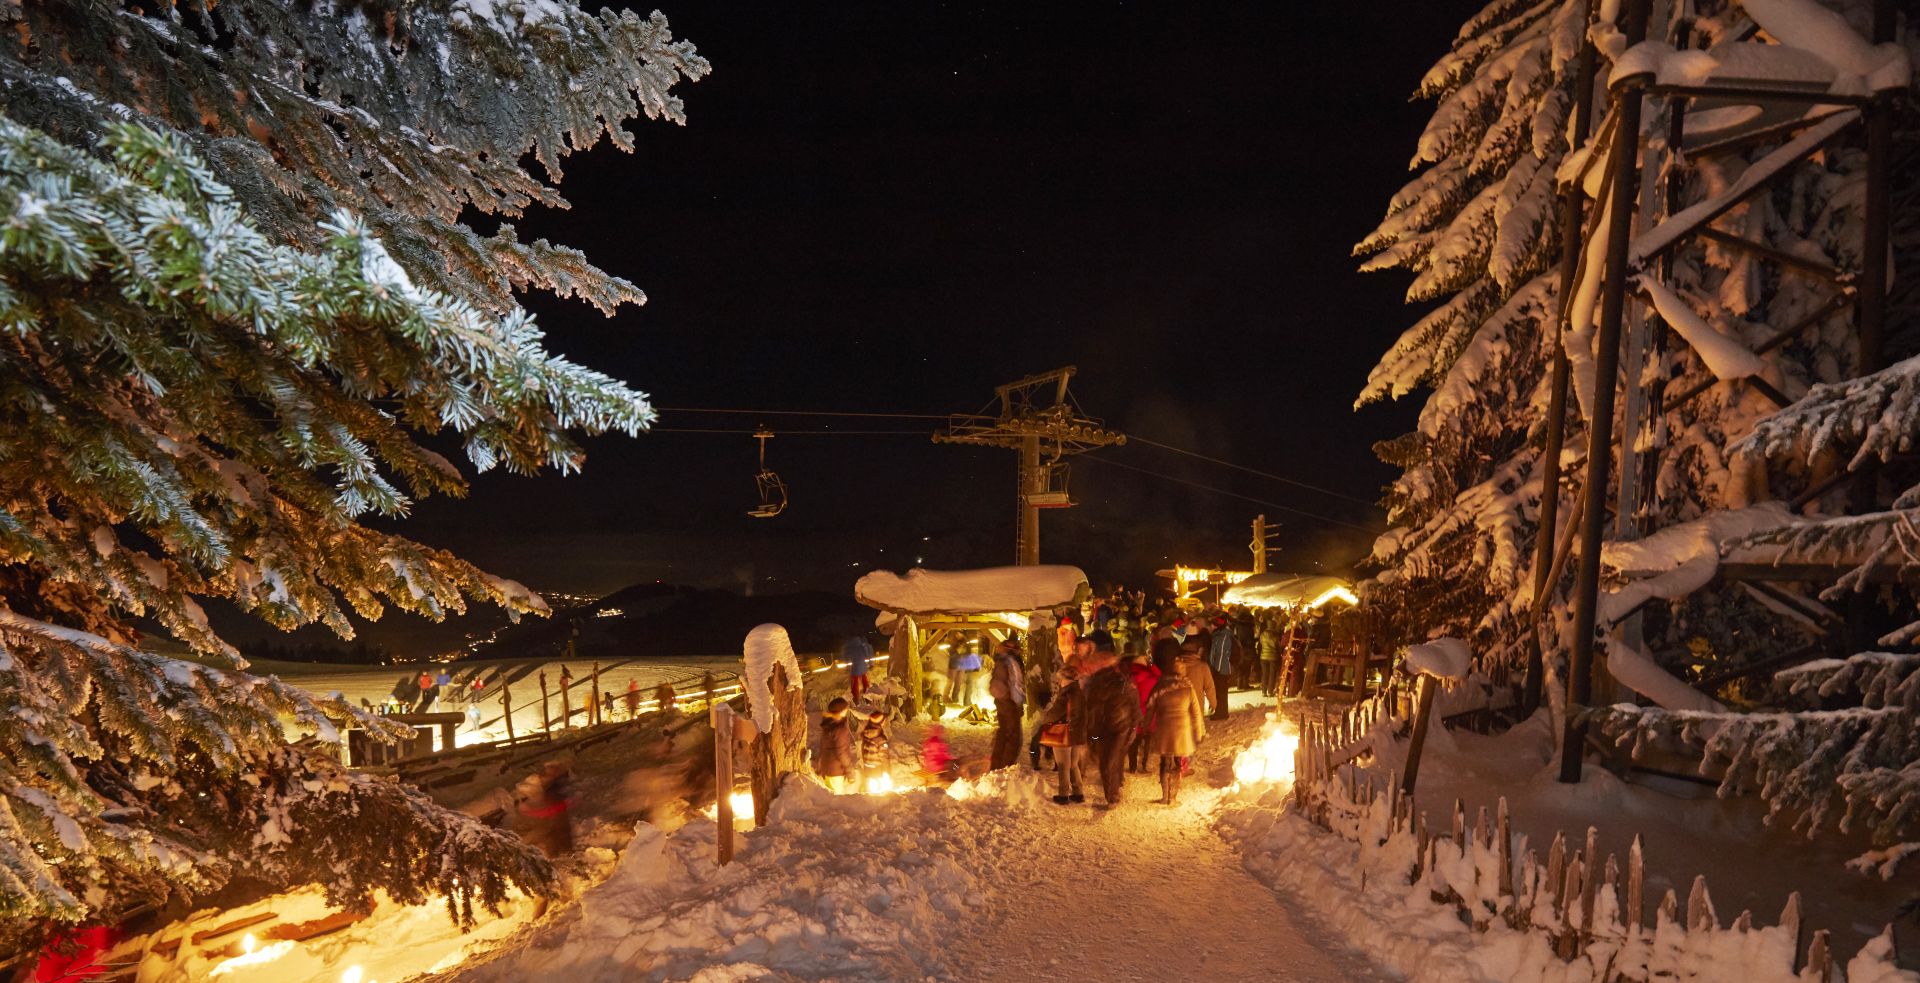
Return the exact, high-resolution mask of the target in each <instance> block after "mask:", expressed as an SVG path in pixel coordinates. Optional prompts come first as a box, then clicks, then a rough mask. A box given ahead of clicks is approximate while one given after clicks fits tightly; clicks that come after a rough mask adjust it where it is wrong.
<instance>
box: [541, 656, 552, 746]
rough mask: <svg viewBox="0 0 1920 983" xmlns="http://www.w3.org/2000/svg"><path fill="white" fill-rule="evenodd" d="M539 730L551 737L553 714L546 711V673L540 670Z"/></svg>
mask: <svg viewBox="0 0 1920 983" xmlns="http://www.w3.org/2000/svg"><path fill="white" fill-rule="evenodd" d="M540 730H541V732H542V733H544V734H546V735H547V736H548V737H552V736H553V714H552V712H551V711H549V710H548V709H547V671H546V670H545V669H542V670H540Z"/></svg>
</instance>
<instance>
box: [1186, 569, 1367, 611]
mask: <svg viewBox="0 0 1920 983" xmlns="http://www.w3.org/2000/svg"><path fill="white" fill-rule="evenodd" d="M1220 601H1221V603H1223V604H1240V605H1245V606H1247V607H1250V608H1319V607H1323V606H1325V605H1326V604H1328V603H1329V602H1332V601H1342V602H1344V603H1346V604H1349V605H1352V604H1358V603H1360V599H1359V597H1357V596H1356V595H1355V594H1354V593H1353V585H1352V584H1350V583H1348V582H1347V581H1345V580H1342V579H1340V578H1339V577H1329V576H1326V575H1323V574H1309V575H1304V576H1303V575H1301V574H1297V573H1257V574H1254V575H1253V576H1251V577H1248V578H1247V579H1245V580H1242V581H1241V582H1239V583H1237V584H1234V585H1233V586H1232V587H1229V588H1227V592H1226V594H1224V595H1222V596H1221V598H1220Z"/></svg>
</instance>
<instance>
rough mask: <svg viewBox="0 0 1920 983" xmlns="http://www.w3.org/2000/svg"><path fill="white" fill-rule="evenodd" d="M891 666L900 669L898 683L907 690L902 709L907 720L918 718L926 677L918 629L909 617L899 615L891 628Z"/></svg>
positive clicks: (924, 694) (923, 696)
mask: <svg viewBox="0 0 1920 983" xmlns="http://www.w3.org/2000/svg"><path fill="white" fill-rule="evenodd" d="M891 654H892V656H893V664H894V665H895V666H897V667H899V669H900V681H901V682H902V683H904V684H905V685H906V688H907V703H906V706H905V707H903V708H902V709H904V710H905V711H906V715H907V719H909V720H913V719H916V718H918V717H919V716H920V704H921V701H922V700H923V699H924V698H925V696H926V686H927V683H926V676H925V670H924V669H923V668H922V663H921V660H920V629H919V628H918V627H916V626H915V625H914V623H913V618H912V617H911V616H909V615H904V614H903V615H901V616H900V618H899V620H898V621H896V622H894V626H893V645H892V646H891Z"/></svg>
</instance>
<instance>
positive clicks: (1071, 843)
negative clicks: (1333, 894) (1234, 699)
mask: <svg viewBox="0 0 1920 983" xmlns="http://www.w3.org/2000/svg"><path fill="white" fill-rule="evenodd" d="M1202 784H1204V783H1202V782H1201V780H1200V778H1199V776H1198V775H1196V776H1193V777H1191V778H1189V779H1188V780H1187V787H1186V788H1185V789H1184V790H1183V796H1182V798H1183V799H1185V800H1186V801H1184V802H1183V803H1182V804H1181V805H1178V806H1175V807H1173V808H1168V807H1166V806H1161V805H1156V804H1154V803H1153V801H1152V800H1153V799H1155V798H1157V797H1158V796H1159V794H1160V789H1159V782H1158V779H1157V777H1154V778H1148V777H1140V776H1133V777H1131V778H1130V779H1129V781H1128V786H1127V790H1126V791H1127V793H1128V795H1130V796H1132V799H1131V801H1128V800H1125V799H1123V801H1122V803H1121V805H1120V806H1119V807H1118V808H1116V809H1113V810H1111V811H1102V810H1097V809H1094V808H1093V807H1092V806H1090V805H1075V806H1055V805H1053V804H1052V803H1050V802H1049V803H1047V804H1046V806H1045V808H1046V809H1047V810H1051V811H1050V812H1048V811H1042V812H1037V813H1029V814H1026V815H1024V816H1023V815H1018V814H1015V815H1010V816H1008V817H1007V821H1006V822H1005V823H1004V824H1001V825H1000V827H999V828H997V829H995V830H994V831H993V832H992V834H990V838H985V839H986V842H985V843H983V844H982V845H983V846H984V848H985V849H983V850H982V851H981V853H980V854H979V855H978V856H976V858H975V859H974V860H973V861H972V862H973V863H975V864H976V865H977V866H979V867H980V869H981V872H982V874H983V875H984V879H985V880H986V881H987V882H988V883H991V884H995V885H997V886H998V887H999V889H1000V892H1001V897H1002V898H1003V899H1005V903H1004V904H1000V905H997V906H992V907H991V908H990V910H989V911H988V912H987V913H986V917H985V918H984V919H982V921H981V922H980V923H979V924H966V925H956V926H955V931H954V933H953V938H952V940H951V941H950V942H949V943H948V944H947V946H946V948H947V952H946V959H945V962H946V970H947V972H945V973H943V974H941V975H943V976H946V977H950V978H953V979H963V980H1018V979H1052V978H1061V977H1062V976H1064V975H1069V974H1070V975H1072V976H1076V977H1082V978H1086V979H1093V980H1118V981H1127V980H1154V981H1158V980H1166V979H1205V980H1253V979H1259V980H1359V979H1371V978H1375V975H1376V974H1375V972H1374V970H1373V969H1372V968H1371V967H1370V966H1369V965H1368V964H1367V963H1366V962H1365V960H1363V959H1361V958H1359V957H1358V956H1356V955H1354V954H1353V953H1351V952H1350V951H1349V950H1346V949H1345V948H1344V947H1343V946H1342V945H1341V944H1340V943H1339V942H1337V941H1334V939H1335V937H1334V936H1332V935H1331V933H1325V932H1322V931H1321V930H1319V929H1317V928H1316V927H1314V926H1312V925H1309V924H1303V920H1302V917H1301V916H1300V915H1299V914H1298V913H1297V912H1296V911H1294V910H1293V909H1292V908H1290V907H1289V906H1288V905H1286V904H1284V903H1282V902H1281V900H1280V899H1279V898H1278V897H1276V896H1275V895H1274V894H1273V892H1272V891H1270V890H1268V889H1267V888H1266V887H1264V886H1262V885H1261V884H1260V883H1259V882H1258V881H1255V880H1254V879H1253V878H1252V876H1250V875H1249V874H1248V873H1247V871H1246V868H1245V866H1244V865H1243V864H1242V862H1241V858H1240V857H1239V855H1238V854H1236V853H1235V852H1234V851H1233V849H1232V848H1231V847H1229V846H1227V844H1226V843H1225V842H1224V841H1222V840H1221V839H1220V837H1219V836H1217V835H1215V834H1214V832H1213V830H1212V829H1211V828H1210V826H1209V824H1208V819H1207V816H1206V815H1205V810H1204V806H1205V803H1206V801H1207V800H1210V799H1211V798H1212V797H1213V795H1212V794H1210V793H1209V792H1208V791H1207V790H1205V789H1204V788H1195V787H1194V786H1196V785H1202ZM1090 798H1091V799H1098V798H1099V794H1098V793H1097V792H1095V793H1094V794H1093V795H1092V796H1090Z"/></svg>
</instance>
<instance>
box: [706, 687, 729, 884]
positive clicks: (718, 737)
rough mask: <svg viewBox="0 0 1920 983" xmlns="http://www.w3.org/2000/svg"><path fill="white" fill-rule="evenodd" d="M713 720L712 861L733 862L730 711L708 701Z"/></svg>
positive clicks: (719, 704) (725, 863)
mask: <svg viewBox="0 0 1920 983" xmlns="http://www.w3.org/2000/svg"><path fill="white" fill-rule="evenodd" d="M708 712H709V713H710V714H711V719H712V720H713V815H714V821H715V822H716V823H718V824H719V827H720V828H719V831H718V835H716V836H715V837H714V847H715V857H714V859H715V861H716V862H718V863H719V864H720V865H722V866H725V865H727V864H729V863H732V862H733V708H732V707H729V706H727V705H726V704H724V703H713V702H711V701H709V703H708Z"/></svg>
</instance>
